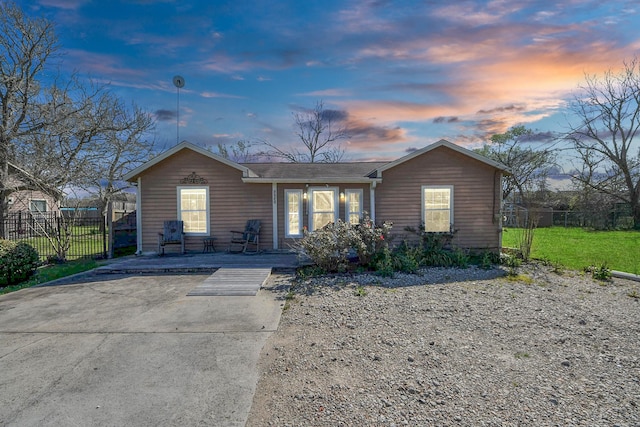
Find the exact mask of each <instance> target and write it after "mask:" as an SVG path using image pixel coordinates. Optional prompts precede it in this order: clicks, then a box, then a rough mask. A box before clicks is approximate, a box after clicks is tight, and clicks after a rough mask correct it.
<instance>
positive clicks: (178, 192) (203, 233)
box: [176, 186, 211, 236]
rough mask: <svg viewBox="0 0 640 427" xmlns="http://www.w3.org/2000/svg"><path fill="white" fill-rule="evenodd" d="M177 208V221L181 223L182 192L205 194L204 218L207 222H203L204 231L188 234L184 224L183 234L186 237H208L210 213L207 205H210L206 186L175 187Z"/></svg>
mask: <svg viewBox="0 0 640 427" xmlns="http://www.w3.org/2000/svg"><path fill="white" fill-rule="evenodd" d="M176 190H177V195H176V196H177V202H178V203H177V205H178V206H177V208H178V220H179V221H183V219H182V212H183V211H182V199H181V197H182V190H204V192H205V209H206V218H207V220H206V221H205V226H206V230H205V231H204V232H188V231H186V230H187V227H186V224H185V227H184V229H185V232H184V234H185V235H186V236H209V233H210V232H211V225H210V224H211V217H210V216H209V215H210V212H209V209H210V207H209V205H210V199H209V187H208V186H178V187H177V189H176Z"/></svg>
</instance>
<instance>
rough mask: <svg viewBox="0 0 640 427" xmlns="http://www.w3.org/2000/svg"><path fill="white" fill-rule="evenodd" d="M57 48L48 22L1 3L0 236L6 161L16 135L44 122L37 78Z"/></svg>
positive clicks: (7, 188)
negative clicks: (39, 104)
mask: <svg viewBox="0 0 640 427" xmlns="http://www.w3.org/2000/svg"><path fill="white" fill-rule="evenodd" d="M57 50H58V42H57V38H56V36H55V32H54V28H53V24H52V23H51V22H49V21H47V20H45V19H41V18H29V17H26V16H25V15H24V14H23V13H22V11H21V10H20V8H18V7H17V6H16V5H15V4H13V3H8V2H1V3H0V110H1V114H2V116H1V117H0V238H1V237H4V235H5V233H4V221H3V220H4V218H5V216H6V212H7V202H8V196H9V194H10V193H11V192H12V191H13V190H12V189H11V188H10V187H11V186H10V179H9V162H10V161H11V160H12V158H13V157H14V156H15V144H16V142H17V141H18V139H19V138H21V137H23V136H24V135H28V134H30V133H32V132H34V131H35V130H37V129H39V128H41V127H42V126H43V125H44V124H43V123H42V122H41V121H40V120H39V115H38V114H37V111H38V100H37V97H38V94H39V93H40V82H39V78H40V75H41V73H42V72H43V70H44V68H45V63H46V62H47V60H48V59H49V58H50V57H51V56H52V55H54V54H55V52H56V51H57Z"/></svg>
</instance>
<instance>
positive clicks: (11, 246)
mask: <svg viewBox="0 0 640 427" xmlns="http://www.w3.org/2000/svg"><path fill="white" fill-rule="evenodd" d="M38 265H39V257H38V252H37V251H36V250H35V249H34V248H33V247H32V246H30V245H28V244H27V243H24V242H14V241H10V240H0V286H1V287H4V286H9V285H13V284H16V283H20V282H22V281H25V280H27V279H28V278H29V277H31V276H32V275H33V273H34V272H35V271H36V268H37V267H38Z"/></svg>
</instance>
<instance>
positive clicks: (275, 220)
mask: <svg viewBox="0 0 640 427" xmlns="http://www.w3.org/2000/svg"><path fill="white" fill-rule="evenodd" d="M271 192H272V193H273V195H272V196H271V197H273V204H272V206H273V213H272V219H271V220H272V222H273V249H278V184H277V183H275V182H272V183H271Z"/></svg>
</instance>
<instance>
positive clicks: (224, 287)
mask: <svg viewBox="0 0 640 427" xmlns="http://www.w3.org/2000/svg"><path fill="white" fill-rule="evenodd" d="M270 275H271V269H270V268H228V267H223V268H220V269H218V270H217V271H216V272H215V273H213V274H212V275H211V276H209V277H207V278H206V279H205V280H204V282H202V283H201V284H200V285H198V286H196V287H195V288H193V289H192V290H191V291H189V293H188V294H187V296H254V295H256V294H257V293H258V291H259V290H260V288H261V287H262V285H264V284H265V282H266V281H267V279H269V276H270Z"/></svg>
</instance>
